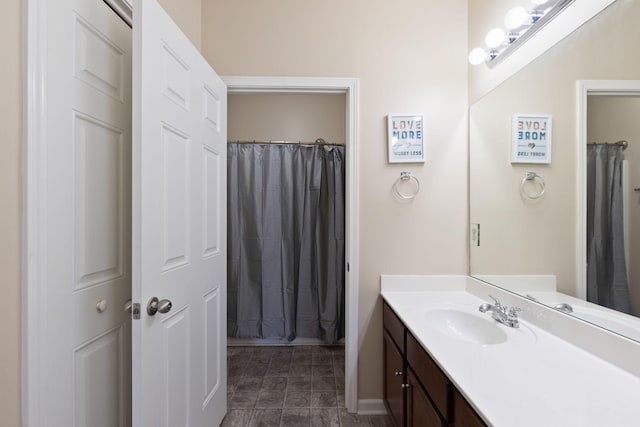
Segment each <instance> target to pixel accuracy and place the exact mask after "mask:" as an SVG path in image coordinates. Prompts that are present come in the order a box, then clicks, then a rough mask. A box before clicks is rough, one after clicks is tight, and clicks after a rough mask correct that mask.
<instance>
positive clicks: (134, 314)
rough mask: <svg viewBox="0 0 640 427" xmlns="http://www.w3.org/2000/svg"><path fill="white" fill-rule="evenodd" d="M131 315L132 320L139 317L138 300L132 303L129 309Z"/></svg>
mask: <svg viewBox="0 0 640 427" xmlns="http://www.w3.org/2000/svg"><path fill="white" fill-rule="evenodd" d="M131 316H132V317H133V319H134V320H139V319H140V303H139V302H134V303H133V308H132V309H131Z"/></svg>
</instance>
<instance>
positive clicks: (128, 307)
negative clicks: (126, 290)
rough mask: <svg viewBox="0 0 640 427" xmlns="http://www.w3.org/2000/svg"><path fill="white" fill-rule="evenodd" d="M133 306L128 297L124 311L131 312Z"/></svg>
mask: <svg viewBox="0 0 640 427" xmlns="http://www.w3.org/2000/svg"><path fill="white" fill-rule="evenodd" d="M131 307H133V303H132V302H131V300H130V299H128V300H127V302H125V303H124V312H125V313H129V314H131Z"/></svg>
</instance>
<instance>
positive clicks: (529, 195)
mask: <svg viewBox="0 0 640 427" xmlns="http://www.w3.org/2000/svg"><path fill="white" fill-rule="evenodd" d="M527 182H531V183H532V186H535V185H536V183H537V185H538V186H539V187H540V189H539V190H538V191H537V192H535V193H533V192H527V190H526V187H527V185H526V184H527ZM546 189H547V184H546V183H545V182H544V179H543V178H542V177H541V176H540V175H538V174H537V173H535V172H527V174H526V175H525V176H524V178H522V182H521V183H520V194H521V195H522V197H524V198H526V199H529V200H537V199H539V198H540V197H542V195H543V194H544V192H545V190H546Z"/></svg>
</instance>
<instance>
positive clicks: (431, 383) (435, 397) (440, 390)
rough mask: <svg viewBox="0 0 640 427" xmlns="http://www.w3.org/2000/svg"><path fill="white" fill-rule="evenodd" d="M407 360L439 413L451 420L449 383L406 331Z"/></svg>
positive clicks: (450, 387) (450, 390) (448, 420)
mask: <svg viewBox="0 0 640 427" xmlns="http://www.w3.org/2000/svg"><path fill="white" fill-rule="evenodd" d="M407 362H408V363H409V366H410V367H411V369H413V372H414V373H415V374H416V377H417V379H418V381H420V383H422V385H423V387H424V388H425V390H426V391H427V394H429V397H431V400H432V401H433V403H434V404H435V405H436V408H437V409H438V411H440V415H442V417H443V418H444V419H445V420H446V421H447V422H451V421H452V418H453V417H452V415H453V411H452V408H451V405H450V403H449V402H451V398H452V395H451V392H452V386H451V383H450V382H449V379H448V378H447V377H446V376H445V375H444V373H443V372H442V371H441V370H440V368H439V367H438V365H436V363H435V362H434V361H433V360H432V359H431V357H430V356H429V355H428V354H427V352H426V351H424V349H423V348H422V346H421V345H420V343H418V341H417V340H416V339H415V338H414V337H413V335H411V334H410V333H407Z"/></svg>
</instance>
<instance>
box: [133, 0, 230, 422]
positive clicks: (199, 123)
mask: <svg viewBox="0 0 640 427" xmlns="http://www.w3.org/2000/svg"><path fill="white" fill-rule="evenodd" d="M133 15H134V23H133V34H134V42H133V58H134V59H133V166H132V171H133V175H132V181H133V187H132V188H133V198H132V205H133V209H132V211H133V222H132V240H133V257H132V288H133V301H134V302H135V303H138V304H140V306H139V307H136V306H134V320H133V321H132V325H133V326H132V333H133V368H132V369H133V375H132V377H133V422H134V425H136V426H154V427H155V426H172V427H174V426H217V425H219V424H220V422H221V421H222V418H223V417H224V415H225V412H226V393H227V391H226V122H227V117H226V96H227V94H226V86H225V84H224V83H223V82H222V80H221V79H220V78H219V77H218V76H217V75H216V73H215V72H214V71H213V70H212V69H211V67H210V66H209V65H208V63H207V62H206V61H205V60H204V59H203V58H202V56H201V55H200V53H199V52H198V50H197V49H196V48H195V47H193V45H191V43H190V42H189V41H188V39H187V38H186V36H185V35H184V34H182V32H181V31H180V30H179V29H178V27H177V26H176V25H175V24H174V23H173V22H172V21H171V19H170V18H169V16H168V15H167V14H166V13H165V11H164V10H163V9H162V8H161V7H160V6H159V5H158V3H157V2H156V0H139V1H137V2H135V4H134V7H133ZM138 316H139V318H137V319H136V317H138Z"/></svg>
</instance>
